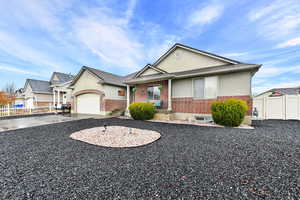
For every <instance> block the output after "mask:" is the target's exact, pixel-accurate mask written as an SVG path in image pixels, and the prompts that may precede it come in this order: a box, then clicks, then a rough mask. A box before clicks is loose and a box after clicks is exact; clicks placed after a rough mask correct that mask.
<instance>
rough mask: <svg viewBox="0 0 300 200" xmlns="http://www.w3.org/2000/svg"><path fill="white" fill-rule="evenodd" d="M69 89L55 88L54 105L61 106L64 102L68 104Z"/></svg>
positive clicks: (55, 106)
mask: <svg viewBox="0 0 300 200" xmlns="http://www.w3.org/2000/svg"><path fill="white" fill-rule="evenodd" d="M67 92H68V91H67V90H63V89H55V88H53V107H54V108H61V106H62V104H67V103H68V102H67Z"/></svg>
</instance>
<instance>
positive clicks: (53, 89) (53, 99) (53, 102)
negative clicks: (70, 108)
mask: <svg viewBox="0 0 300 200" xmlns="http://www.w3.org/2000/svg"><path fill="white" fill-rule="evenodd" d="M54 107H55V90H54V89H53V108H54Z"/></svg>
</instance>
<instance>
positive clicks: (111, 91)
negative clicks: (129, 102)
mask: <svg viewBox="0 0 300 200" xmlns="http://www.w3.org/2000/svg"><path fill="white" fill-rule="evenodd" d="M103 87H104V93H105V98H107V99H123V100H125V99H126V88H125V87H117V86H112V85H104V86H103ZM119 90H123V91H124V93H125V96H119V95H118V91H119Z"/></svg>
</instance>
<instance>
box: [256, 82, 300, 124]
mask: <svg viewBox="0 0 300 200" xmlns="http://www.w3.org/2000/svg"><path fill="white" fill-rule="evenodd" d="M253 110H255V112H256V113H257V115H258V116H257V117H258V118H259V119H284V120H286V119H298V120H300V87H294V88H273V89H271V90H268V91H265V92H263V93H261V94H258V95H256V96H254V98H253Z"/></svg>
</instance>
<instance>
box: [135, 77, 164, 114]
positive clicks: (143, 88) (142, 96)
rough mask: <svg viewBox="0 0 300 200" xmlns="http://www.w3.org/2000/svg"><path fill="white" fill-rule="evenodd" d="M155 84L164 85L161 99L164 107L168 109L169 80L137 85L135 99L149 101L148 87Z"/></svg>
mask: <svg viewBox="0 0 300 200" xmlns="http://www.w3.org/2000/svg"><path fill="white" fill-rule="evenodd" d="M155 85H162V86H163V88H162V89H161V92H160V100H162V109H167V108H168V81H167V80H166V81H157V82H151V83H144V84H139V85H136V86H135V87H136V92H135V97H134V101H135V102H147V101H148V94H147V88H148V87H150V86H155Z"/></svg>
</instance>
